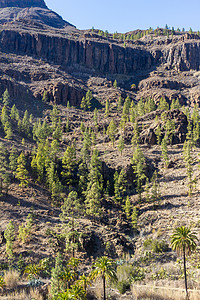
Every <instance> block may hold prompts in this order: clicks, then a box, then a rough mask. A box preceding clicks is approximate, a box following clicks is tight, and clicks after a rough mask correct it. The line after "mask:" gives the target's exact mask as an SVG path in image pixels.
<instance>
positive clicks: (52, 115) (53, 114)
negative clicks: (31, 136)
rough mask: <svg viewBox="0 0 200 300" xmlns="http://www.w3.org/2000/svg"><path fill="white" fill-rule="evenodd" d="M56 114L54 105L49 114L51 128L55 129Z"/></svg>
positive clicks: (57, 112)
mask: <svg viewBox="0 0 200 300" xmlns="http://www.w3.org/2000/svg"><path fill="white" fill-rule="evenodd" d="M58 115H59V111H58V109H57V107H56V106H55V105H54V106H53V109H52V111H51V114H50V118H51V124H52V128H53V130H55V129H56V127H57V123H58Z"/></svg>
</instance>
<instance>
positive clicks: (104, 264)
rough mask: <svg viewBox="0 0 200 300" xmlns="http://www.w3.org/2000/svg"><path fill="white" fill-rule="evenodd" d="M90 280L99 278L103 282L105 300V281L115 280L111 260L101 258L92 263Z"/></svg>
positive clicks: (104, 299)
mask: <svg viewBox="0 0 200 300" xmlns="http://www.w3.org/2000/svg"><path fill="white" fill-rule="evenodd" d="M91 277H92V278H97V277H101V278H102V280H103V300H106V280H107V279H112V280H117V275H116V271H115V263H114V260H113V259H110V258H108V257H107V256H102V257H100V258H98V259H97V260H96V262H95V263H94V270H93V271H92V274H91Z"/></svg>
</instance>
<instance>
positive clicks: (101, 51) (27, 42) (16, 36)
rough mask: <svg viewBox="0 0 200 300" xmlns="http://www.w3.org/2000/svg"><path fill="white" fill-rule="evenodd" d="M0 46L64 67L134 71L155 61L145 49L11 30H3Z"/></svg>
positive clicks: (142, 68)
mask: <svg viewBox="0 0 200 300" xmlns="http://www.w3.org/2000/svg"><path fill="white" fill-rule="evenodd" d="M0 49H1V51H5V52H7V51H8V52H12V53H17V54H20V55H29V56H34V57H38V58H42V59H45V60H47V61H51V62H54V63H55V64H59V65H62V67H64V66H74V65H77V64H80V65H84V66H86V67H87V68H89V69H94V70H97V71H98V72H100V73H104V74H105V73H111V74H115V73H118V74H133V73H134V72H135V71H137V70H144V69H149V68H150V67H151V66H152V65H153V64H154V58H153V56H152V55H151V54H150V53H149V52H147V51H145V50H140V49H132V48H128V47H127V48H123V47H119V46H117V45H112V44H106V43H100V42H95V41H90V40H85V41H74V40H70V39H66V38H62V37H55V36H49V35H42V34H29V33H19V32H16V31H8V30H3V31H1V33H0Z"/></svg>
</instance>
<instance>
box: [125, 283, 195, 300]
mask: <svg viewBox="0 0 200 300" xmlns="http://www.w3.org/2000/svg"><path fill="white" fill-rule="evenodd" d="M131 290H132V295H133V296H134V297H135V298H134V299H137V300H144V299H145V300H185V290H184V289H180V288H169V287H153V286H139V285H138V286H137V285H135V286H132V288H131ZM189 297H190V300H200V291H199V290H198V291H195V290H193V291H189Z"/></svg>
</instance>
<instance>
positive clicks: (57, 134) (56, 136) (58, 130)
mask: <svg viewBox="0 0 200 300" xmlns="http://www.w3.org/2000/svg"><path fill="white" fill-rule="evenodd" d="M52 137H53V139H54V140H57V141H58V142H59V141H61V140H62V124H61V119H60V118H59V119H58V123H57V126H56V128H55V130H54V132H53V135H52Z"/></svg>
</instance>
